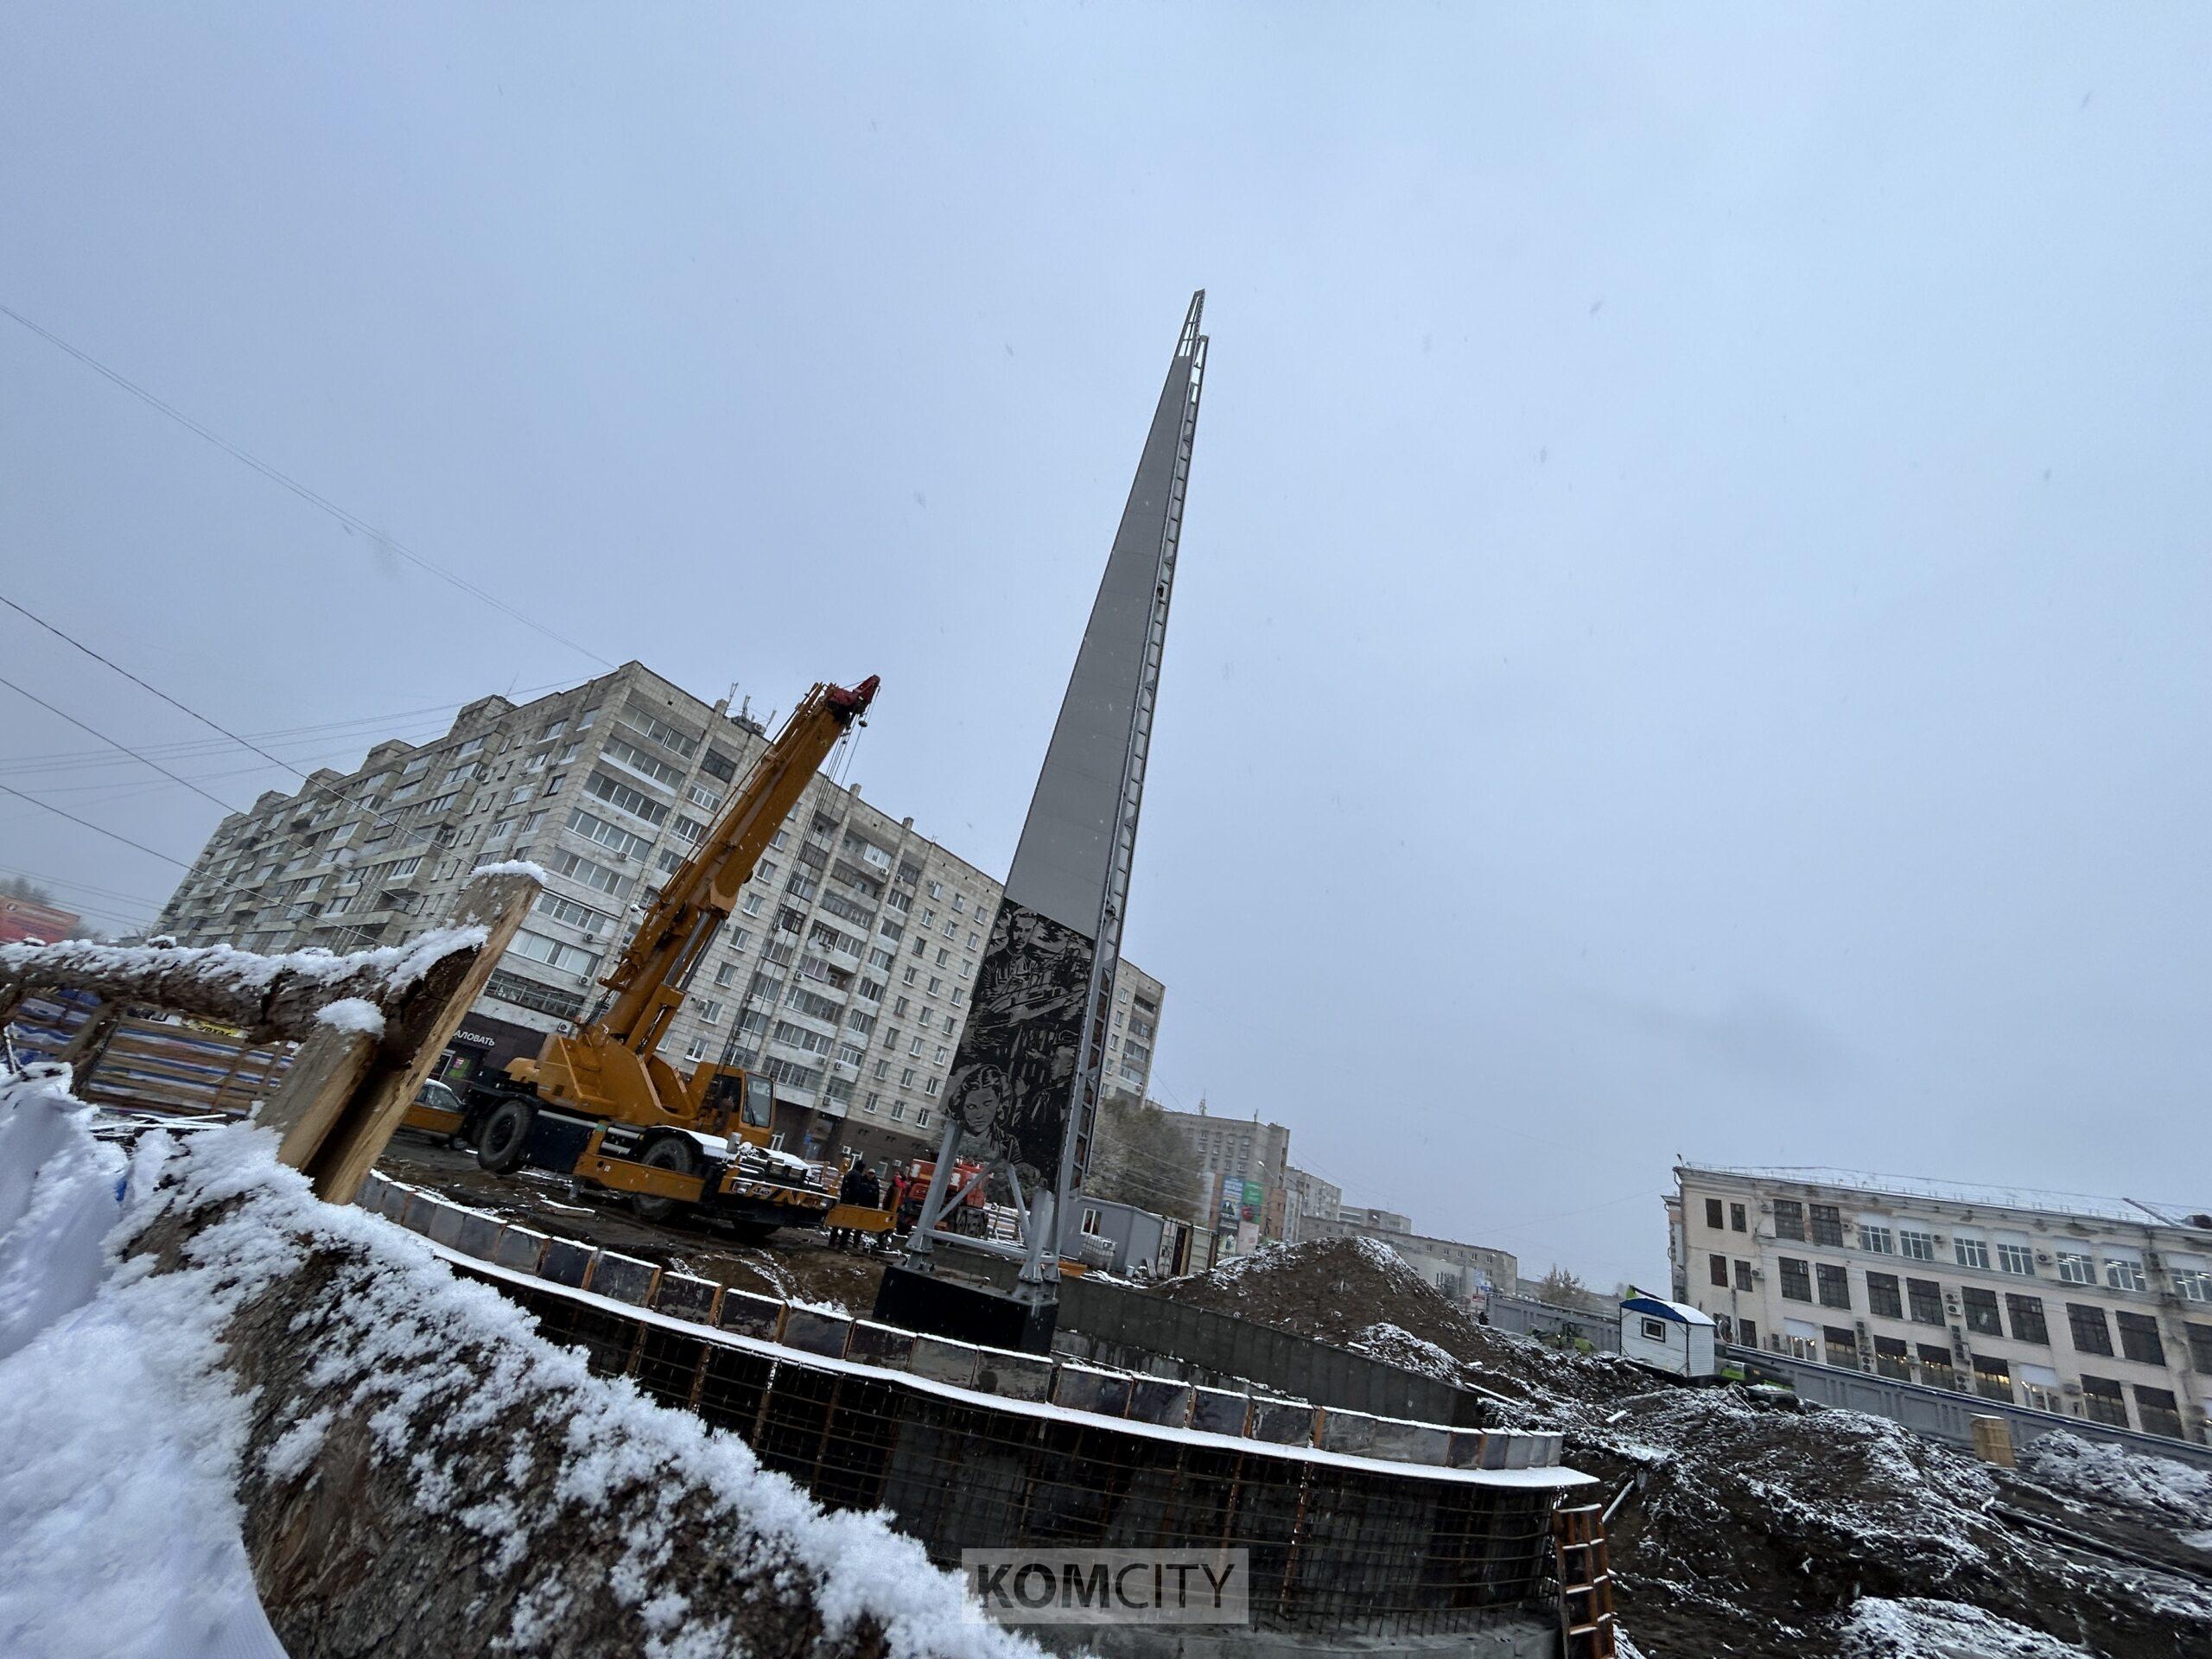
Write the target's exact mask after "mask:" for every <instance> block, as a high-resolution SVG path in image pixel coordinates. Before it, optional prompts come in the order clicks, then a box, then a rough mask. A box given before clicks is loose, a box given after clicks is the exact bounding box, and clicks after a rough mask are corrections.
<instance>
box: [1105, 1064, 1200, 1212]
mask: <svg viewBox="0 0 2212 1659" xmlns="http://www.w3.org/2000/svg"><path fill="white" fill-rule="evenodd" d="M1199 1187H1200V1181H1199V1179H1198V1160H1197V1157H1196V1156H1195V1154H1194V1153H1193V1151H1192V1147H1191V1143H1190V1139H1189V1137H1188V1136H1187V1135H1185V1134H1184V1133H1183V1131H1182V1130H1181V1129H1179V1128H1176V1127H1175V1126H1174V1125H1173V1124H1172V1123H1170V1122H1168V1121H1167V1115H1166V1113H1165V1112H1163V1111H1161V1110H1160V1107H1159V1104H1158V1103H1156V1102H1154V1101H1149V1100H1139V1099H1138V1098H1136V1096H1134V1095H1129V1094H1123V1093H1116V1094H1110V1095H1108V1096H1106V1097H1105V1099H1103V1101H1101V1102H1100V1103H1099V1105H1098V1134H1097V1145H1096V1149H1095V1150H1094V1151H1093V1153H1092V1154H1091V1159H1090V1174H1089V1175H1088V1176H1087V1177H1086V1178H1085V1179H1084V1184H1083V1190H1084V1192H1086V1193H1088V1194H1089V1195H1090V1196H1091V1197H1093V1198H1111V1199H1114V1200H1116V1202H1118V1203H1122V1204H1134V1205H1136V1206H1137V1207H1138V1208H1140V1209H1142V1210H1149V1211H1153V1212H1154V1214H1155V1215H1162V1216H1166V1217H1171V1218H1173V1219H1174V1220H1177V1221H1189V1222H1199V1221H1202V1220H1203V1219H1204V1217H1202V1216H1201V1215H1200V1213H1199V1211H1201V1210H1202V1209H1203V1208H1204V1207H1205V1194H1204V1193H1203V1192H1200V1191H1199Z"/></svg>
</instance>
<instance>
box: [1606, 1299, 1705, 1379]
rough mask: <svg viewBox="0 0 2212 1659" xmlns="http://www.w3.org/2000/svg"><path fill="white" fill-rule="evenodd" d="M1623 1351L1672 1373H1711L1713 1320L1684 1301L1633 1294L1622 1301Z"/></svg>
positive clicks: (1654, 1367) (1639, 1362)
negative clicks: (1686, 1304) (1671, 1300)
mask: <svg viewBox="0 0 2212 1659" xmlns="http://www.w3.org/2000/svg"><path fill="white" fill-rule="evenodd" d="M1621 1354H1622V1357H1624V1358H1627V1359H1632V1360H1634V1361H1635V1362H1636V1363H1637V1364H1639V1365H1643V1366H1648V1367H1649V1369H1651V1370H1655V1371H1664V1372H1666V1373H1667V1375H1668V1376H1684V1377H1693V1378H1701V1377H1708V1376H1713V1375H1714V1367H1713V1321H1712V1320H1711V1319H1707V1317H1706V1316H1705V1315H1704V1314H1702V1313H1699V1312H1698V1311H1697V1309H1695V1308H1694V1307H1689V1306H1685V1305H1684V1304H1682V1303H1681V1302H1669V1301H1662V1300H1660V1299H1659V1298H1658V1297H1656V1296H1631V1297H1630V1298H1629V1299H1628V1300H1625V1301H1624V1302H1623V1303H1622V1304H1621Z"/></svg>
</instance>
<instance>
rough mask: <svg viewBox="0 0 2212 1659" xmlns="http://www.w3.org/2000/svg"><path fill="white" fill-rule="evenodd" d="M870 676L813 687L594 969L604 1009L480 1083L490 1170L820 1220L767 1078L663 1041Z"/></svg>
mask: <svg viewBox="0 0 2212 1659" xmlns="http://www.w3.org/2000/svg"><path fill="white" fill-rule="evenodd" d="M876 685H877V680H876V677H874V675H870V676H869V677H868V678H867V679H865V680H862V681H861V683H859V684H858V685H855V686H854V687H852V688H851V689H850V690H847V689H846V688H844V687H842V686H836V685H827V684H824V685H817V686H816V687H815V688H814V690H811V691H810V692H809V693H807V696H806V698H805V700H804V702H801V703H800V704H799V706H798V708H797V709H794V710H793V711H792V712H791V718H790V720H788V721H785V724H784V728H783V729H782V730H781V731H780V732H779V733H777V734H776V738H775V741H773V742H772V743H771V744H769V746H768V747H767V749H766V752H764V753H762V755H761V757H760V760H759V761H758V763H756V764H755V765H754V766H753V770H752V772H750V773H748V774H747V778H746V779H745V782H744V784H743V785H742V786H741V788H740V789H739V790H738V791H737V792H736V794H735V795H734V797H732V798H731V800H730V803H729V805H728V808H727V809H726V810H724V811H723V812H722V815H721V817H719V818H718V819H716V820H715V825H714V828H713V829H710V830H709V831H708V832H707V835H706V837H705V839H704V840H702V842H700V843H699V849H698V851H697V852H696V853H694V854H693V855H691V858H690V861H688V862H687V863H685V864H684V865H683V866H682V867H681V868H679V869H677V871H676V873H675V874H672V875H671V876H670V877H669V879H668V882H667V885H666V886H664V887H663V888H662V889H661V891H660V894H659V896H658V898H656V899H654V900H653V901H652V905H651V906H650V907H649V908H648V909H647V910H646V912H645V919H644V920H643V921H641V922H639V925H638V928H637V931H636V932H635V933H633V934H632V936H631V938H630V942H629V944H627V945H626V947H625V948H624V950H623V951H622V956H621V959H620V961H619V962H617V963H615V965H614V968H613V971H612V972H610V973H609V974H608V975H607V977H606V978H604V979H603V980H601V982H600V983H601V984H602V985H604V986H606V987H607V997H606V999H605V1000H604V1001H603V1002H602V1003H601V1007H600V1008H599V1009H598V1010H597V1011H596V1012H595V1013H594V1014H592V1015H591V1017H590V1018H589V1019H588V1020H585V1021H584V1022H583V1023H582V1025H580V1026H579V1027H577V1028H576V1029H575V1030H574V1031H572V1032H567V1033H562V1032H556V1033H552V1034H550V1035H549V1036H548V1037H547V1038H546V1039H545V1042H544V1045H543V1047H541V1048H540V1049H539V1051H538V1054H537V1058H536V1059H520V1060H515V1061H512V1062H510V1063H509V1065H508V1066H507V1069H506V1075H505V1079H504V1080H502V1081H499V1082H496V1083H489V1084H484V1085H481V1086H480V1088H479V1089H478V1090H477V1091H476V1093H475V1094H474V1096H473V1097H472V1101H471V1104H470V1109H469V1111H468V1113H467V1118H466V1120H465V1123H464V1128H463V1130H462V1133H463V1134H464V1135H467V1136H468V1137H469V1138H470V1139H472V1140H473V1141H474V1142H475V1145H476V1157H477V1161H478V1162H479V1163H480V1164H481V1165H482V1166H484V1167H485V1168H486V1169H488V1170H491V1171H493V1172H494V1173H502V1174H504V1173H509V1172H511V1171H513V1170H516V1169H519V1168H522V1167H524V1166H531V1167H534V1168H538V1169H548V1170H554V1171H557V1172H560V1173H573V1174H575V1175H579V1176H582V1177H583V1178H584V1179H587V1180H589V1181H593V1182H595V1183H597V1184H598V1185H601V1186H607V1187H613V1188H614V1189H616V1190H617V1191H620V1192H628V1193H630V1194H632V1197H633V1199H634V1201H635V1203H636V1204H637V1206H638V1208H639V1210H640V1211H642V1212H643V1213H645V1214H646V1215H648V1216H652V1217H660V1216H663V1215H665V1214H667V1213H668V1212H669V1211H671V1210H673V1209H675V1208H676V1207H677V1205H686V1204H689V1205H699V1206H701V1207H702V1208H703V1209H705V1210H707V1211H709V1212H710V1213H712V1214H714V1215H715V1216H717V1217H722V1218H725V1219H728V1220H729V1221H732V1222H734V1223H735V1224H738V1226H739V1227H740V1228H741V1229H743V1230H749V1231H753V1232H756V1233H757V1232H765V1231H766V1230H768V1229H770V1228H772V1227H777V1226H785V1225H800V1226H812V1225H817V1224H819V1223H820V1221H821V1219H822V1217H823V1215H824V1214H826V1213H827V1212H828V1211H829V1208H830V1207H831V1206H832V1205H834V1204H835V1203H836V1196H835V1194H834V1193H833V1192H827V1191H824V1190H823V1186H822V1185H819V1184H818V1182H817V1179H816V1178H815V1173H814V1172H813V1171H811V1170H810V1166H808V1165H807V1164H806V1163H805V1162H804V1160H800V1159H798V1158H793V1157H791V1156H789V1155H788V1154H783V1153H779V1152H774V1151H772V1150H770V1148H769V1146H768V1140H769V1125H770V1122H771V1121H772V1116H773V1112H774V1104H775V1096H774V1090H773V1085H772V1084H771V1083H770V1081H769V1079H768V1078H766V1077H762V1076H761V1075H760V1074H759V1073H758V1072H747V1071H743V1070H742V1069H741V1068H739V1067H736V1066H729V1065H716V1064H714V1063H711V1062H709V1063H706V1064H702V1065H699V1066H697V1067H696V1068H695V1069H694V1070H693V1071H691V1072H690V1075H689V1076H686V1075H684V1074H683V1073H682V1072H679V1071H677V1069H676V1068H675V1067H674V1066H672V1065H670V1064H669V1063H668V1062H667V1061H666V1060H664V1059H663V1058H661V1057H660V1055H659V1054H658V1052H655V1051H656V1047H657V1046H658V1043H659V1042H660V1039H661V1038H662V1037H663V1036H664V1035H665V1034H666V1033H667V1031H668V1027H669V1022H670V1021H671V1020H673V1019H674V1018H675V1017H676V1014H677V1010H678V1009H679V1008H680V1007H683V997H684V994H685V992H686V991H687V989H688V988H690V983H691V977H692V976H693V975H694V974H696V972H697V971H698V969H699V964H700V963H702V961H704V960H705V958H706V955H707V950H708V947H709V945H710V944H712V943H713V941H714V937H715V932H716V931H718V930H719V929H720V928H721V925H722V923H723V921H724V920H725V919H726V918H728V915H729V913H730V912H731V911H732V910H733V909H734V908H735V907H736V905H737V895H738V889H739V888H741V887H743V886H744V885H745V883H746V882H747V880H750V879H751V877H752V874H753V867H754V866H755V865H757V864H758V863H759V862H760V855H761V854H762V853H763V852H765V851H766V849H767V847H768V843H769V842H770V841H771V840H772V838H773V837H774V836H775V834H776V831H777V830H778V829H779V828H781V826H782V824H783V822H784V819H785V817H786V816H787V815H788V814H789V813H790V811H791V808H792V807H793V806H795V805H797V804H798V798H799V796H800V794H801V793H802V792H803V791H804V790H805V788H806V785H807V782H808V780H809V779H811V778H812V777H813V776H814V773H815V769H816V768H817V767H818V766H820V765H821V764H822V762H823V758H824V757H825V756H827V755H828V754H829V751H830V749H831V748H832V747H835V745H836V741H837V740H838V738H840V737H841V736H842V735H843V734H844V733H845V732H846V730H847V729H848V728H850V727H851V726H852V725H853V723H854V722H855V721H859V720H861V716H862V715H865V714H866V713H867V712H868V704H869V703H870V702H872V701H874V696H875V690H876Z"/></svg>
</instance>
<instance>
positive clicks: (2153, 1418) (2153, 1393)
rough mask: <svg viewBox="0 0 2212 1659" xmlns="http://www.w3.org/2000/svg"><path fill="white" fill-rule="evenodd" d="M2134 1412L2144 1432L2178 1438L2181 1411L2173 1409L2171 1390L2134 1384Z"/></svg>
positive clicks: (2172, 1438)
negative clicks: (2141, 1423) (2140, 1421)
mask: <svg viewBox="0 0 2212 1659" xmlns="http://www.w3.org/2000/svg"><path fill="white" fill-rule="evenodd" d="M2135 1414H2136V1415H2137V1416H2138V1417H2139V1418H2140V1419H2142V1421H2143V1432H2144V1433H2145V1434H2164V1436H2166V1437H2167V1439H2169V1440H2180V1439H2181V1438H2182V1432H2181V1413H2180V1412H2179V1411H2177V1410H2176V1409H2175V1406H2174V1396H2173V1390H2172V1389H2152V1388H2146V1387H2145V1386H2144V1385H2143V1384H2142V1383H2137V1384H2136V1385H2135Z"/></svg>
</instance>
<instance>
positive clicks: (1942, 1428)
mask: <svg viewBox="0 0 2212 1659" xmlns="http://www.w3.org/2000/svg"><path fill="white" fill-rule="evenodd" d="M1719 1352H1720V1353H1721V1354H1722V1355H1723V1356H1724V1357H1726V1358H1727V1359H1729V1360H1732V1361H1734V1362H1735V1363H1738V1364H1740V1365H1743V1366H1745V1367H1746V1368H1747V1369H1748V1370H1751V1371H1753V1372H1764V1374H1766V1375H1768V1376H1775V1377H1778V1378H1781V1379H1782V1380H1783V1381H1786V1382H1787V1383H1789V1386H1790V1387H1791V1388H1793V1389H1796V1391H1797V1397H1798V1398H1799V1399H1801V1400H1804V1401H1808V1402H1811V1403H1812V1404H1814V1405H1818V1406H1834V1407H1838V1408H1841V1409H1844V1410H1847V1411H1863V1412H1866V1414H1869V1415H1870V1416H1874V1417H1887V1418H1888V1419H1890V1421H1892V1422H1896V1423H1902V1424H1903V1425H1904V1427H1907V1428H1909V1429H1910V1430H1912V1431H1913V1433H1916V1434H1923V1435H1925V1436H1926V1437H1927V1438H1928V1439H1929V1440H1942V1441H1943V1442H1945V1443H1946V1444H1948V1445H1951V1446H1959V1447H1961V1448H1962V1449H1964V1450H1966V1451H1969V1452H1970V1451H1972V1450H1973V1449H1974V1428H1973V1423H1974V1419H1975V1418H1977V1417H2002V1418H2004V1419H2005V1421H2006V1422H2007V1423H2008V1424H2010V1425H2011V1427H2012V1444H2013V1446H2014V1447H2015V1448H2017V1449H2019V1450H2025V1449H2026V1448H2027V1446H2029V1445H2030V1444H2031V1443H2032V1442H2034V1441H2036V1440H2040V1439H2041V1438H2042V1437H2043V1436H2044V1435H2046V1434H2060V1433H2063V1434H2075V1435H2079V1436H2080V1437H2081V1438H2082V1440H2100V1441H2102V1442H2104V1443H2105V1444H2106V1445H2108V1446H2126V1448H2127V1449H2128V1450H2129V1451H2131V1452H2142V1453H2144V1454H2145V1456H2147V1457H2153V1458H2171V1459H2174V1461H2176V1462H2177V1463H2190V1464H2196V1465H2199V1466H2200V1467H2204V1468H2212V1446H2197V1445H2195V1444H2193V1443H2192V1442H2190V1441H2188V1440H2168V1439H2167V1438H2166V1437H2165V1436H2164V1435H2163V1434H2143V1433H2138V1432H2137V1431H2135V1430H2134V1429H2132V1428H2114V1427H2112V1426H2110V1425H2109V1424H2106V1423H2093V1422H2090V1421H2087V1420H2086V1419H2083V1418H2080V1417H2063V1416H2061V1415H2060V1414H2058V1413H2056V1412H2053V1411H2037V1410H2034V1409H2032V1408H2030V1407H2027V1406H2016V1405H2008V1404H2006V1403H2005V1402H2004V1401H2001V1400H1985V1399H1983V1398H1982V1397H1981V1396H1980V1395H1977V1394H1962V1393H1960V1392H1958V1391H1957V1390H1955V1389H1931V1388H1929V1386H1928V1385H1927V1384H1925V1383H1906V1382H1903V1381H1900V1380H1899V1379H1897V1378H1896V1377H1891V1376H1876V1375H1874V1374H1872V1373H1871V1372H1867V1371H1848V1370H1844V1369H1843V1368H1842V1367H1840V1366H1838V1365H1823V1364H1821V1363H1820V1362H1819V1361H1817V1360H1810V1359H1797V1358H1795V1357H1792V1356H1790V1355H1788V1354H1770V1353H1766V1352H1764V1351H1761V1350H1759V1349H1757V1348H1737V1347H1729V1346H1725V1345H1724V1346H1723V1347H1721V1348H1720V1349H1719Z"/></svg>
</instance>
